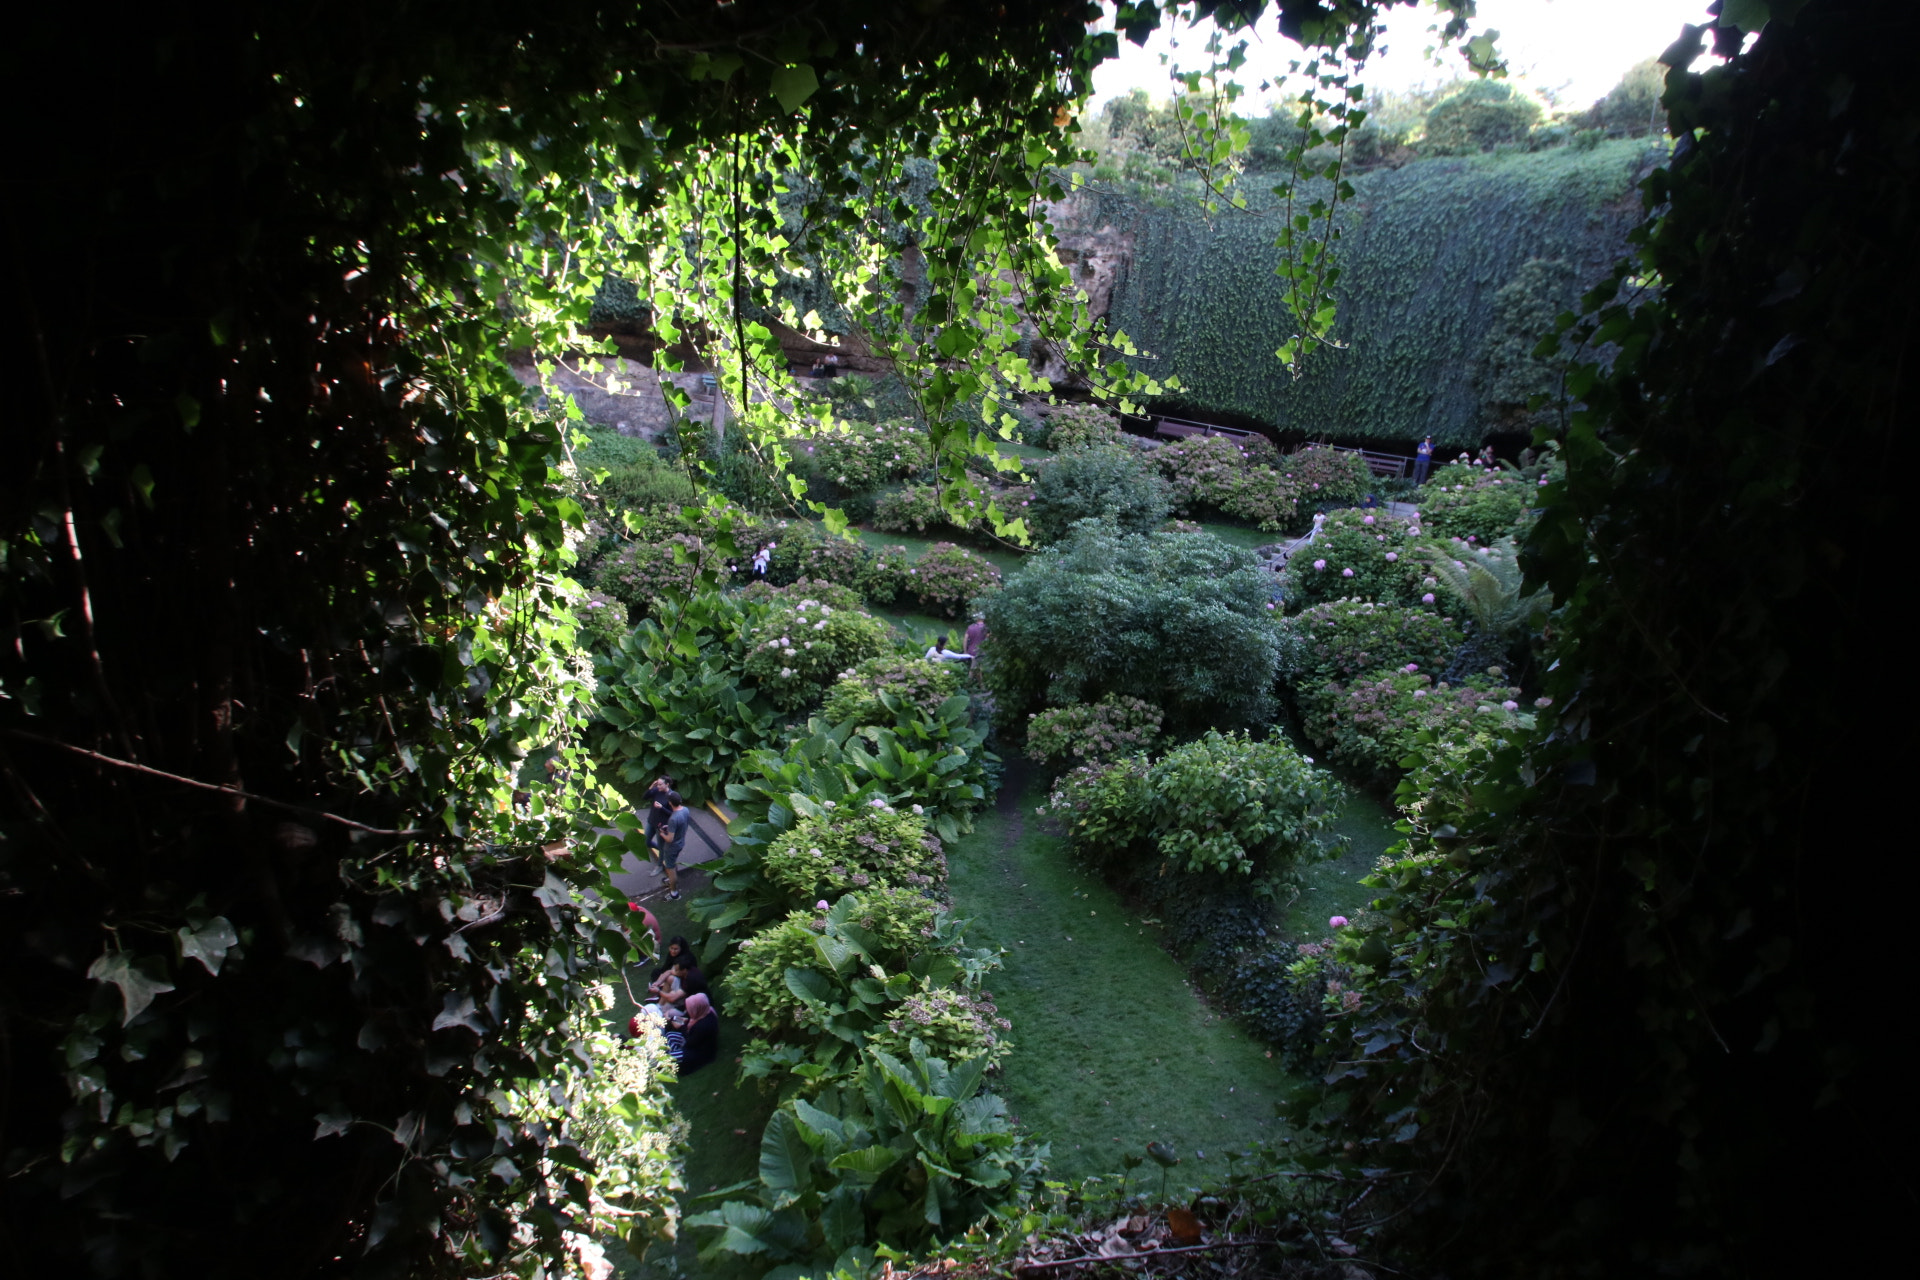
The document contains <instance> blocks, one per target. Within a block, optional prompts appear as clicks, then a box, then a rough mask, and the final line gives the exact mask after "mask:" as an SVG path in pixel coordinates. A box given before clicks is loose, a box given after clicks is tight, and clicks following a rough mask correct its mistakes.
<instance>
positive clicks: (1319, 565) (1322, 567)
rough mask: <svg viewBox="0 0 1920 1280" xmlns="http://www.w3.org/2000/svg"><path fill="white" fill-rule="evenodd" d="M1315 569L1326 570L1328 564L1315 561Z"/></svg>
mask: <svg viewBox="0 0 1920 1280" xmlns="http://www.w3.org/2000/svg"><path fill="white" fill-rule="evenodd" d="M1313 567H1314V568H1316V569H1324V568H1326V567H1327V562H1326V561H1325V560H1315V561H1314V562H1313Z"/></svg>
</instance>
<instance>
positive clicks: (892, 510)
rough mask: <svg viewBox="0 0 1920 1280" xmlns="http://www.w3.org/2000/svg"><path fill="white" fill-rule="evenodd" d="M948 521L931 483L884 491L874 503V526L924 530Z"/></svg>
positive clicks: (921, 531)
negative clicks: (888, 491)
mask: <svg viewBox="0 0 1920 1280" xmlns="http://www.w3.org/2000/svg"><path fill="white" fill-rule="evenodd" d="M947 523H949V518H948V515H947V512H946V509H945V508H943V507H942V506H941V505H940V491H939V490H938V489H936V488H934V487H933V486H932V485H930V484H910V485H906V486H904V487H902V488H899V489H895V490H893V491H892V492H890V493H883V494H881V495H880V497H879V498H878V499H877V500H876V501H875V502H874V504H873V520H872V524H873V527H874V528H876V529H883V530H886V531H888V532H891V533H925V532H926V531H927V530H928V529H937V528H940V527H941V526H943V525H945V524H947Z"/></svg>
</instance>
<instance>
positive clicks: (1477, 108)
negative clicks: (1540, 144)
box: [1420, 80, 1541, 156]
mask: <svg viewBox="0 0 1920 1280" xmlns="http://www.w3.org/2000/svg"><path fill="white" fill-rule="evenodd" d="M1540 115H1541V111H1540V104H1539V103H1538V102H1535V101H1534V100H1533V99H1532V98H1530V97H1528V96H1527V95H1526V94H1525V93H1523V92H1521V91H1519V90H1517V89H1515V88H1514V87H1513V86H1512V85H1510V84H1506V83H1504V82H1502V81H1499V80H1469V81H1468V82H1467V83H1466V84H1465V85H1464V86H1462V87H1461V89H1460V91H1459V92H1458V93H1456V94H1454V95H1453V96H1451V97H1449V98H1446V99H1443V100H1442V101H1441V102H1440V103H1439V104H1438V105H1437V106H1435V107H1434V109H1433V110H1432V111H1429V112H1428V113H1427V133H1426V137H1425V138H1424V139H1423V140H1422V141H1421V143H1420V149H1421V150H1422V151H1425V152H1428V153H1429V154H1432V155H1440V156H1457V155H1466V154H1468V153H1469V152H1474V151H1487V150H1490V149H1492V148H1493V147H1496V146H1498V145H1500V144H1501V143H1503V142H1524V141H1525V140H1526V137H1527V135H1528V134H1529V133H1531V132H1532V131H1533V127H1534V125H1536V124H1538V123H1539V122H1540Z"/></svg>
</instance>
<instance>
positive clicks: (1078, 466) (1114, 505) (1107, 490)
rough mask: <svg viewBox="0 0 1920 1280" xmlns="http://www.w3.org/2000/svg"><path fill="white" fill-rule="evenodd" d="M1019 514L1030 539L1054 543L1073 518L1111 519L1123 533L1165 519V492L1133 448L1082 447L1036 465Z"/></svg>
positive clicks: (1143, 529)
mask: <svg viewBox="0 0 1920 1280" xmlns="http://www.w3.org/2000/svg"><path fill="white" fill-rule="evenodd" d="M1026 503H1027V506H1026V508H1025V509H1024V511H1023V512H1022V514H1023V515H1024V516H1025V517H1026V519H1027V523H1028V524H1029V525H1031V526H1032V529H1033V534H1034V537H1035V538H1037V539H1038V540H1039V541H1041V542H1054V541H1057V540H1058V539H1060V538H1062V537H1064V536H1065V535H1066V533H1067V531H1068V530H1069V529H1071V528H1072V527H1073V525H1074V524H1075V522H1077V521H1080V520H1086V519H1098V518H1101V517H1107V518H1110V519H1111V520H1112V521H1113V522H1114V523H1115V524H1116V525H1117V526H1118V527H1119V528H1120V529H1122V530H1123V531H1125V532H1128V533H1146V532H1148V531H1149V530H1151V529H1153V528H1154V527H1155V526H1157V525H1158V524H1159V523H1160V522H1161V521H1162V520H1165V519H1166V518H1167V511H1168V492H1167V486H1166V483H1165V482H1164V481H1162V480H1161V479H1160V477H1159V476H1158V475H1157V474H1156V473H1155V471H1154V469H1153V466H1152V464H1151V463H1150V462H1149V461H1148V460H1147V458H1146V457H1144V456H1143V455H1142V454H1141V453H1140V452H1139V451H1138V450H1135V449H1129V448H1126V447H1124V446H1121V445H1087V446H1084V447H1081V448H1078V449H1073V450H1071V451H1069V452H1067V453H1065V454H1062V455H1061V456H1060V457H1058V458H1055V459H1054V460H1053V461H1051V462H1049V463H1047V464H1046V465H1045V466H1043V467H1041V468H1040V474H1039V475H1038V476H1037V477H1036V478H1035V480H1034V483H1033V494H1032V496H1031V497H1030V498H1028V499H1026Z"/></svg>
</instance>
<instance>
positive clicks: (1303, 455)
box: [1280, 444, 1374, 507]
mask: <svg viewBox="0 0 1920 1280" xmlns="http://www.w3.org/2000/svg"><path fill="white" fill-rule="evenodd" d="M1280 472H1281V474H1282V475H1283V476H1285V477H1286V478H1287V479H1289V480H1292V481H1293V482H1294V483H1295V484H1297V485H1299V486H1300V501H1301V502H1303V503H1305V504H1307V505H1308V506H1319V507H1327V506H1346V505H1348V504H1350V503H1355V502H1358V501H1360V499H1362V498H1364V497H1365V496H1366V495H1367V494H1369V493H1371V492H1372V491H1373V486H1374V478H1373V472H1372V471H1371V470H1370V469H1369V468H1368V467H1367V460H1366V459H1365V458H1363V457H1361V456H1360V455H1359V454H1358V453H1355V452H1354V451H1352V450H1351V449H1335V448H1333V447H1332V446H1331V445H1318V444H1310V445H1306V446H1304V447H1303V448H1300V449H1297V450H1295V451H1294V452H1293V453H1290V454H1288V455H1287V456H1286V458H1285V459H1284V460H1282V462H1281V464H1280Z"/></svg>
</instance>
